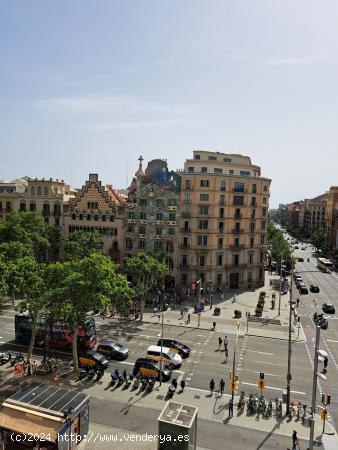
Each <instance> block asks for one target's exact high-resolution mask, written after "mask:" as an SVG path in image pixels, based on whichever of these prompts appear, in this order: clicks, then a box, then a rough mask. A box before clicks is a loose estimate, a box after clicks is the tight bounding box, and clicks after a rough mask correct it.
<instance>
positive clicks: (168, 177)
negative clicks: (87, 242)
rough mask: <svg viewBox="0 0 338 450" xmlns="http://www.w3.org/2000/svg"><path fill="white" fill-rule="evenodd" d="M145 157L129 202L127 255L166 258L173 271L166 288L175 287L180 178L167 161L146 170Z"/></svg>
mask: <svg viewBox="0 0 338 450" xmlns="http://www.w3.org/2000/svg"><path fill="white" fill-rule="evenodd" d="M142 161H143V158H142V156H140V158H139V168H138V170H137V172H136V174H135V178H134V179H133V181H132V183H131V186H130V187H129V194H128V198H127V200H126V202H125V241H124V242H125V245H124V255H125V256H126V257H131V256H133V255H135V254H137V253H139V252H147V253H150V254H152V255H153V256H155V257H157V258H163V260H165V261H166V263H167V265H168V268H169V270H170V276H169V277H167V279H166V280H165V281H166V286H167V287H172V286H174V285H175V278H176V271H177V264H176V259H177V239H178V233H177V228H178V207H179V189H180V177H179V176H178V175H177V173H176V172H173V171H171V172H170V171H169V170H168V166H167V162H166V161H164V160H161V159H155V160H152V161H150V162H149V163H148V166H147V168H146V170H145V172H144V171H143V167H142Z"/></svg>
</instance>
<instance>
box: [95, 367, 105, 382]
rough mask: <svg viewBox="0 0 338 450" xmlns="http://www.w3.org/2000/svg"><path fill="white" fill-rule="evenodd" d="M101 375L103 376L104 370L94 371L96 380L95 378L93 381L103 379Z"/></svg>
mask: <svg viewBox="0 0 338 450" xmlns="http://www.w3.org/2000/svg"><path fill="white" fill-rule="evenodd" d="M103 375H104V369H98V370H97V371H96V378H95V381H99V380H101V378H102V377H103Z"/></svg>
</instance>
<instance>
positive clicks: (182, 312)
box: [181, 309, 184, 319]
mask: <svg viewBox="0 0 338 450" xmlns="http://www.w3.org/2000/svg"><path fill="white" fill-rule="evenodd" d="M183 315H184V311H183V309H181V319H183Z"/></svg>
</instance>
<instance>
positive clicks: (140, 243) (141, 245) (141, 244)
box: [138, 239, 146, 250]
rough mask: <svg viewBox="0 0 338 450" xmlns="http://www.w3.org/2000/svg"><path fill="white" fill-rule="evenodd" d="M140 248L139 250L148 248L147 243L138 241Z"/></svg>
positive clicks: (141, 240)
mask: <svg viewBox="0 0 338 450" xmlns="http://www.w3.org/2000/svg"><path fill="white" fill-rule="evenodd" d="M138 248H139V249H140V250H144V249H145V248H146V241H145V240H143V239H140V240H139V241H138Z"/></svg>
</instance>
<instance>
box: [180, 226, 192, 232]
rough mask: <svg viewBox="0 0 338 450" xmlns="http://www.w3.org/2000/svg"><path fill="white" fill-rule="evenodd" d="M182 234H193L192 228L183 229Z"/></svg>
mask: <svg viewBox="0 0 338 450" xmlns="http://www.w3.org/2000/svg"><path fill="white" fill-rule="evenodd" d="M181 232H182V233H191V228H186V227H184V228H181Z"/></svg>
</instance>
